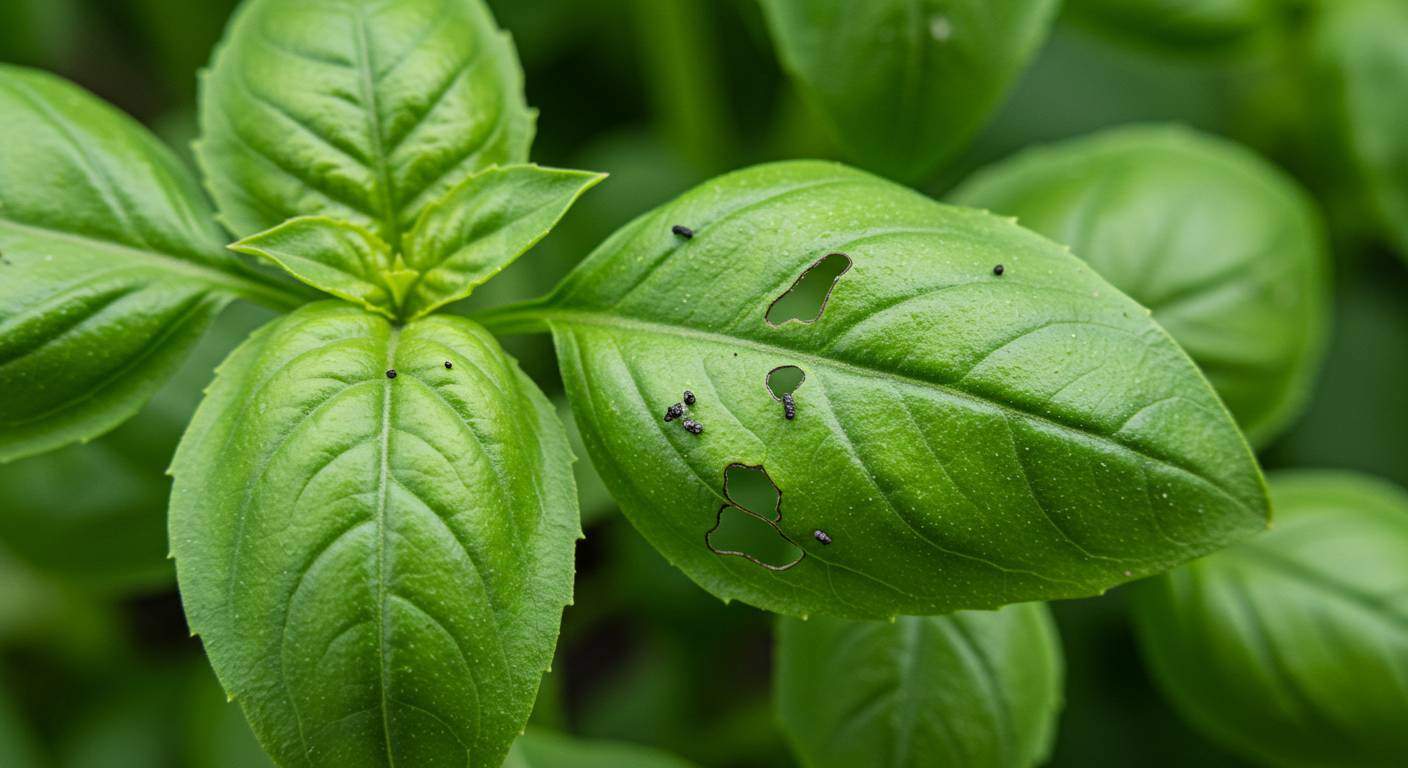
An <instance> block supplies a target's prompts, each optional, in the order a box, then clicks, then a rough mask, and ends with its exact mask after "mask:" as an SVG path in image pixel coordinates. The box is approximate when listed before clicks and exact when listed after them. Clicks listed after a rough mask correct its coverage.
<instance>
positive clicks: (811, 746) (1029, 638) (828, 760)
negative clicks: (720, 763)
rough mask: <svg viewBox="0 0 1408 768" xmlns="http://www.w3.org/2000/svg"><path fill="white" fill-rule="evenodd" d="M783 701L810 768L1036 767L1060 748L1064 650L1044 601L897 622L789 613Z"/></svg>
mask: <svg viewBox="0 0 1408 768" xmlns="http://www.w3.org/2000/svg"><path fill="white" fill-rule="evenodd" d="M776 670H777V671H776V681H775V684H774V685H775V689H776V701H777V711H778V718H779V720H780V721H781V723H782V728H783V731H784V732H785V733H786V734H787V737H788V739H789V740H790V741H791V743H792V748H793V750H794V751H795V752H796V754H797V756H798V757H799V758H801V761H802V764H803V765H805V766H808V768H851V766H858V765H867V766H885V767H886V768H923V767H924V766H932V765H962V766H968V767H970V768H999V767H1000V768H1025V767H1026V766H1032V765H1036V764H1039V763H1041V762H1042V761H1043V760H1044V759H1045V758H1046V756H1047V754H1048V753H1049V752H1050V749H1051V742H1052V737H1053V736H1054V735H1055V731H1056V715H1057V713H1058V712H1059V711H1060V708H1061V677H1062V664H1061V648H1060V644H1059V642H1058V640H1057V635H1056V627H1055V624H1054V623H1053V622H1052V621H1051V615H1050V613H1049V612H1048V611H1047V610H1046V606H1045V605H1042V604H1041V603H1026V604H1022V605H1009V606H1007V607H1006V608H1003V609H1002V610H1000V611H995V612H986V611H974V612H963V613H955V614H953V615H950V616H901V617H900V618H899V619H898V620H897V621H895V622H879V621H845V620H843V619H831V618H825V617H821V618H814V619H810V620H807V621H800V620H797V619H782V620H781V621H780V622H779V626H778V638H777V667H776Z"/></svg>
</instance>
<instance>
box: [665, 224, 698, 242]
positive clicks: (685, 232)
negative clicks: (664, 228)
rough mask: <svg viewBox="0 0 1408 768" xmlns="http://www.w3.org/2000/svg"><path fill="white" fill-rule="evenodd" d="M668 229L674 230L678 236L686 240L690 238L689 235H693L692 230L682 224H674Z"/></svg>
mask: <svg viewBox="0 0 1408 768" xmlns="http://www.w3.org/2000/svg"><path fill="white" fill-rule="evenodd" d="M670 231H671V232H674V233H675V234H676V235H679V236H680V237H683V238H684V239H686V240H688V239H690V238H691V237H694V230H692V229H690V228H689V227H686V226H685V225H683V224H676V225H675V226H673V227H670Z"/></svg>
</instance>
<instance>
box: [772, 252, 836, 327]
mask: <svg viewBox="0 0 1408 768" xmlns="http://www.w3.org/2000/svg"><path fill="white" fill-rule="evenodd" d="M850 268H851V257H850V256H847V255H846V254H844V253H830V254H827V255H826V256H824V257H822V258H821V259H820V260H819V261H817V262H816V263H815V264H813V265H811V266H810V267H807V269H806V271H804V272H802V274H801V275H799V276H798V277H797V279H796V281H794V282H793V283H792V287H791V288H788V289H787V292H786V293H784V294H782V295H781V296H778V297H777V298H776V299H773V302H772V304H770V305H768V311H767V314H766V315H764V319H766V320H767V322H768V325H782V324H783V323H790V322H793V321H796V322H800V323H815V322H816V321H817V320H818V319H820V318H821V313H822V310H825V309H826V302H827V300H828V299H830V298H831V291H832V290H834V289H835V288H836V283H837V282H838V281H840V279H841V275H844V274H845V273H846V270H848V269H850Z"/></svg>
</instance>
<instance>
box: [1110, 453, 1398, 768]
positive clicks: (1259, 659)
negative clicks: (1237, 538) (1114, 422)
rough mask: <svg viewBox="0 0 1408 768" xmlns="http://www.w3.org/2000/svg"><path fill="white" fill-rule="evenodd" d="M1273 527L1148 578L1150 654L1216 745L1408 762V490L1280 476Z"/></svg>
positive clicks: (1146, 640)
mask: <svg viewBox="0 0 1408 768" xmlns="http://www.w3.org/2000/svg"><path fill="white" fill-rule="evenodd" d="M1271 494H1272V499H1273V501H1274V503H1275V505H1276V523H1275V527H1274V528H1273V529H1272V530H1271V531H1270V532H1269V533H1265V534H1262V535H1260V536H1257V537H1256V538H1253V539H1251V540H1249V541H1247V542H1244V543H1242V544H1239V545H1238V546H1236V547H1233V548H1231V549H1228V550H1227V551H1225V552H1219V553H1217V554H1215V555H1213V556H1211V557H1207V558H1205V559H1202V560H1199V561H1197V562H1196V563H1193V564H1192V565H1189V566H1187V567H1185V568H1180V569H1179V570H1177V571H1174V572H1172V573H1169V574H1167V575H1165V576H1161V577H1159V578H1157V579H1153V580H1150V581H1149V582H1147V583H1144V584H1141V585H1140V586H1139V588H1138V589H1137V591H1136V592H1135V597H1136V600H1135V617H1136V619H1137V627H1138V629H1139V636H1140V640H1141V641H1142V644H1143V647H1144V652H1145V656H1146V657H1147V659H1148V661H1149V663H1150V666H1151V667H1152V668H1153V671H1154V676H1155V679H1156V680H1157V681H1158V682H1159V684H1160V685H1161V687H1162V688H1163V689H1164V691H1165V692H1166V693H1167V694H1168V696H1169V698H1170V699H1172V700H1173V703H1174V705H1175V706H1176V707H1177V708H1178V709H1179V710H1180V712H1181V713H1182V714H1183V716H1184V717H1185V718H1187V719H1188V720H1189V721H1190V722H1191V723H1193V724H1194V725H1195V726H1197V727H1199V728H1200V729H1201V730H1203V731H1204V732H1205V733H1207V734H1208V735H1209V736H1210V737H1212V738H1214V739H1216V740H1217V741H1219V742H1221V743H1223V744H1225V745H1227V746H1228V747H1231V748H1233V749H1236V750H1237V751H1238V752H1241V753H1242V754H1245V755H1248V756H1251V757H1254V758H1256V759H1258V760H1260V761H1265V762H1267V763H1269V764H1274V765H1286V766H1350V765H1354V766H1392V765H1400V764H1401V763H1402V760H1403V756H1404V755H1408V730H1405V729H1404V724H1405V723H1408V600H1405V599H1404V597H1405V592H1404V585H1408V494H1405V493H1404V492H1403V490H1402V489H1401V488H1398V487H1397V486H1393V485H1389V484H1387V483H1384V482H1382V481H1379V480H1374V479H1371V478H1369V477H1365V476H1359V475H1350V474H1345V473H1332V472H1306V471H1302V472H1291V473H1283V474H1280V475H1273V476H1272V478H1271Z"/></svg>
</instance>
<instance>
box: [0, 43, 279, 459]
mask: <svg viewBox="0 0 1408 768" xmlns="http://www.w3.org/2000/svg"><path fill="white" fill-rule="evenodd" d="M0 136H4V139H3V140H0V461H9V460H11V459H16V458H20V457H23V456H29V455H32V454H36V453H41V452H43V451H47V450H51V449H54V448H58V447H60V446H62V445H65V444H67V443H71V442H75V441H79V440H89V439H92V438H94V437H96V436H98V435H101V434H103V433H104V432H107V431H108V430H110V429H112V428H113V427H116V426H117V425H118V424H121V423H122V422H123V421H125V420H127V419H128V418H130V417H131V416H133V415H135V414H136V413H137V411H138V410H139V409H140V408H141V406H142V403H144V402H146V400H147V399H148V398H150V397H151V396H152V395H153V394H154V393H155V392H156V390H157V389H159V388H160V387H161V385H162V383H163V382H164V381H166V380H167V379H168V378H169V377H170V376H171V375H172V374H173V373H174V372H175V371H176V368H177V367H178V366H179V365H180V363H181V360H182V359H183V358H184V357H185V355H186V353H187V352H188V351H189V350H190V349H191V347H192V345H194V344H195V342H196V340H197V339H199V338H200V335H201V333H202V332H203V331H204V330H205V328H206V326H207V325H209V323H210V320H211V318H213V317H214V316H215V314H216V313H217V312H219V310H220V308H221V307H223V306H224V305H225V304H226V303H228V302H229V301H230V299H232V298H234V297H236V296H239V297H244V298H248V299H251V300H254V301H258V302H261V303H265V304H269V305H271V306H277V307H288V306H292V305H294V304H296V303H297V299H296V298H294V297H293V296H291V295H290V294H289V293H288V292H287V291H286V290H284V289H283V288H281V287H279V286H277V285H276V284H272V283H270V282H268V281H267V280H265V279H264V278H262V277H259V276H256V275H254V274H253V273H251V272H247V271H246V268H245V267H244V266H243V265H241V264H240V263H239V262H238V261H236V257H235V256H234V255H233V254H230V253H228V252H226V251H225V250H224V248H223V247H222V246H223V244H224V241H223V239H222V237H221V235H220V232H219V229H218V228H217V227H216V226H215V225H214V223H213V221H212V219H211V216H210V211H209V209H208V207H207V206H206V204H205V201H204V199H203V198H202V197H201V193H200V189H199V187H198V186H197V184H196V183H195V181H194V180H193V179H192V178H191V176H190V173H189V172H188V171H187V170H186V169H185V168H182V167H181V165H180V164H179V163H178V162H177V160H176V158H175V156H173V155H172V154H171V152H170V150H168V149H166V148H165V147H164V146H162V145H161V144H160V143H159V142H158V141H157V140H156V139H155V138H154V137H152V136H151V134H149V133H147V131H146V130H145V129H143V128H142V127H141V126H139V125H138V124H137V123H136V122H135V121H133V120H131V119H130V118H128V117H127V116H125V115H123V114H121V113H119V112H118V111H117V110H115V109H113V108H111V107H109V106H107V105H106V104H103V103H102V102H100V101H98V100H97V99H95V98H93V97H92V96H91V95H89V94H88V93H86V92H85V91H83V90H81V89H79V88H78V87H77V86H74V85H72V84H70V83H68V82H66V81H64V80H61V79H59V78H57V77H54V76H52V75H47V74H43V73H39V72H33V71H30V70H24V69H19V68H16V67H8V66H6V67H0Z"/></svg>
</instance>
